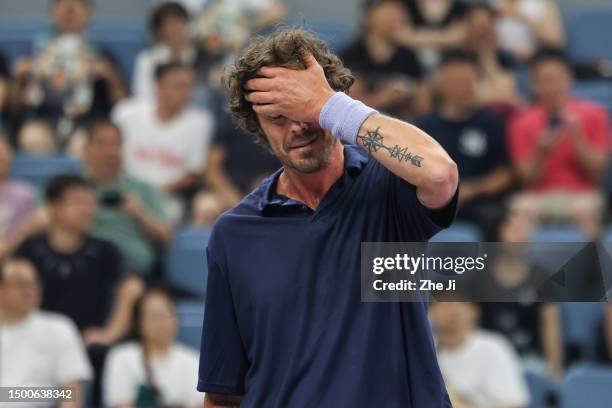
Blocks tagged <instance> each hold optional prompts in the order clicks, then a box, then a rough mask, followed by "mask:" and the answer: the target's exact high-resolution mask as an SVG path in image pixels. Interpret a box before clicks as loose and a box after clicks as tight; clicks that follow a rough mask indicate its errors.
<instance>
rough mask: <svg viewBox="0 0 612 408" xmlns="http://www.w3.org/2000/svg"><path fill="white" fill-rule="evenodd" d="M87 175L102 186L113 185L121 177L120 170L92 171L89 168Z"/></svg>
mask: <svg viewBox="0 0 612 408" xmlns="http://www.w3.org/2000/svg"><path fill="white" fill-rule="evenodd" d="M89 174H90V175H91V177H92V178H93V180H94V181H95V182H96V183H98V184H102V185H107V184H113V183H114V182H116V181H117V180H118V179H119V177H120V176H121V170H120V169H108V170H107V169H98V170H96V171H93V170H92V169H91V168H90V169H89Z"/></svg>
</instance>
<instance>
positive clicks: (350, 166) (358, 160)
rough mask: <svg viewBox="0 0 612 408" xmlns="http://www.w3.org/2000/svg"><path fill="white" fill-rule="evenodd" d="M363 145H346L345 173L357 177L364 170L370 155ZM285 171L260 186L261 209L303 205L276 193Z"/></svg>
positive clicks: (269, 178)
mask: <svg viewBox="0 0 612 408" xmlns="http://www.w3.org/2000/svg"><path fill="white" fill-rule="evenodd" d="M359 150H361V147H359V146H354V145H347V146H344V174H343V177H346V176H347V175H348V176H350V177H351V178H355V177H357V176H358V175H359V174H361V172H362V171H363V169H364V167H365V166H366V164H367V163H368V161H369V156H368V155H367V154H365V152H364V151H363V150H361V151H359ZM282 172H283V168H282V167H281V168H280V169H278V170H277V171H276V172H275V173H274V174H272V175H271V176H270V177H268V178H267V179H265V180H264V181H263V183H262V185H261V187H260V189H261V191H262V194H261V197H260V199H259V210H260V211H264V210H265V209H266V208H268V207H274V206H277V207H279V206H291V205H302V203H300V202H298V201H295V200H292V199H290V198H288V197H285V196H283V195H280V194H277V193H276V191H275V190H276V184H277V182H278V178H279V177H280V175H281V173H282Z"/></svg>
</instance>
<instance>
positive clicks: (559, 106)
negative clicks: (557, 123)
mask: <svg viewBox="0 0 612 408" xmlns="http://www.w3.org/2000/svg"><path fill="white" fill-rule="evenodd" d="M570 99H571V98H570V97H569V96H566V97H564V98H562V99H559V100H557V101H550V102H543V103H542V106H543V107H544V109H546V111H548V112H550V113H560V112H561V111H563V109H564V108H565V107H566V106H567V104H568V103H569V101H570Z"/></svg>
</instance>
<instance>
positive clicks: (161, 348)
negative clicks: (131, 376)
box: [145, 342, 171, 360]
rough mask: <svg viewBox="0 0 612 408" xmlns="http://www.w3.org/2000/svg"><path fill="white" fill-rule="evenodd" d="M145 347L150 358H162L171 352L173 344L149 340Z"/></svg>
mask: <svg viewBox="0 0 612 408" xmlns="http://www.w3.org/2000/svg"><path fill="white" fill-rule="evenodd" d="M145 347H146V348H147V353H148V355H149V357H150V358H154V359H159V360H162V359H165V358H166V357H168V354H170V348H171V344H164V343H154V342H148V343H146V344H145Z"/></svg>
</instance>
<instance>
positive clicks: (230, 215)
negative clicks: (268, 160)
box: [208, 180, 266, 258]
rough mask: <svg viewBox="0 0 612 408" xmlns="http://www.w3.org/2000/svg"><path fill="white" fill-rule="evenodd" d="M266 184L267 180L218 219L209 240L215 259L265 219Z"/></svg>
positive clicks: (210, 249)
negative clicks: (241, 235)
mask: <svg viewBox="0 0 612 408" xmlns="http://www.w3.org/2000/svg"><path fill="white" fill-rule="evenodd" d="M265 183H266V180H264V181H263V182H262V183H261V184H260V185H259V187H257V188H256V189H255V190H253V191H252V192H251V193H249V194H247V195H246V196H245V197H244V198H243V199H242V200H241V201H240V202H239V203H238V204H237V205H236V206H234V207H233V208H231V209H229V210H227V211H225V212H224V213H223V214H221V215H220V216H219V217H218V218H217V220H216V221H215V223H214V224H213V227H212V231H211V234H210V238H209V240H208V249H209V252H211V254H212V255H213V257H214V258H218V257H221V256H222V254H223V253H224V250H223V248H225V247H226V245H231V243H232V242H233V241H234V240H237V239H239V235H240V234H241V233H242V232H246V231H247V230H248V226H249V225H256V224H258V223H259V222H260V221H261V220H262V219H263V214H262V210H261V208H260V205H261V204H260V202H261V198H262V196H263V194H264V193H265Z"/></svg>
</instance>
